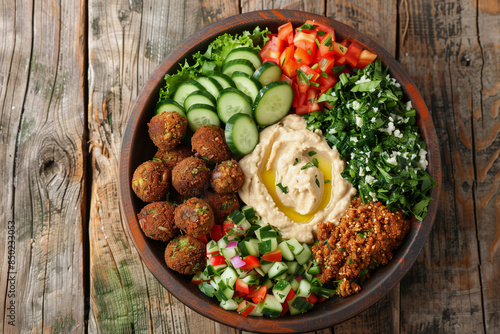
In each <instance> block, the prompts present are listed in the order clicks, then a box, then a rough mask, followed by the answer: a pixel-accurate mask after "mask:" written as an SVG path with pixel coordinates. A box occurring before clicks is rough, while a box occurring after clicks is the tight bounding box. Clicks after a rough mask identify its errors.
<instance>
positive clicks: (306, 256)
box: [295, 243, 312, 264]
mask: <svg viewBox="0 0 500 334" xmlns="http://www.w3.org/2000/svg"><path fill="white" fill-rule="evenodd" d="M302 247H304V250H303V251H302V252H300V254H299V255H296V256H295V260H297V262H298V263H299V264H305V263H307V262H308V261H309V260H310V259H311V257H312V252H311V249H310V248H309V246H308V245H307V244H306V243H303V244H302Z"/></svg>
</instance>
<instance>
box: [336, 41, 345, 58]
mask: <svg viewBox="0 0 500 334" xmlns="http://www.w3.org/2000/svg"><path fill="white" fill-rule="evenodd" d="M333 52H334V54H335V56H337V57H342V56H344V55H345V54H346V52H347V48H346V47H345V46H343V45H342V44H340V43H337V42H335V43H333Z"/></svg>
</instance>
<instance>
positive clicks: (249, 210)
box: [241, 205, 256, 222]
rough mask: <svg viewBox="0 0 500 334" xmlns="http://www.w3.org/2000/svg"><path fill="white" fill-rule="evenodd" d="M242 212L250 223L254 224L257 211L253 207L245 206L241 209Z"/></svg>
mask: <svg viewBox="0 0 500 334" xmlns="http://www.w3.org/2000/svg"><path fill="white" fill-rule="evenodd" d="M241 212H243V214H244V215H245V218H246V219H247V220H248V221H249V222H252V221H253V220H254V219H255V218H256V216H255V210H254V208H253V207H251V206H249V205H245V206H243V207H242V208H241Z"/></svg>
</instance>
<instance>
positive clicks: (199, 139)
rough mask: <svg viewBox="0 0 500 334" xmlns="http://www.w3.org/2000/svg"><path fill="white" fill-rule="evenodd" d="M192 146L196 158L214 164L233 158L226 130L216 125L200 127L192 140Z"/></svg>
mask: <svg viewBox="0 0 500 334" xmlns="http://www.w3.org/2000/svg"><path fill="white" fill-rule="evenodd" d="M191 146H192V147H193V151H194V152H196V154H195V155H196V156H199V157H201V158H203V159H205V160H207V161H210V162H213V163H216V162H221V161H224V160H228V159H229V158H230V156H231V151H230V150H229V146H227V144H226V137H225V135H224V130H222V128H220V127H218V126H216V125H202V126H200V127H199V128H198V129H197V130H196V131H195V133H194V135H193V137H192V138H191Z"/></svg>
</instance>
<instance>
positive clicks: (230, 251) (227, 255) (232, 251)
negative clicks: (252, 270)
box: [220, 247, 236, 260]
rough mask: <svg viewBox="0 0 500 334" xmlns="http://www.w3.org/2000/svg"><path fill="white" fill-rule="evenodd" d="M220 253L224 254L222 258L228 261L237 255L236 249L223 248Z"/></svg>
mask: <svg viewBox="0 0 500 334" xmlns="http://www.w3.org/2000/svg"><path fill="white" fill-rule="evenodd" d="M220 252H221V253H222V256H224V257H225V258H226V260H230V259H231V258H232V257H233V256H235V255H236V247H233V248H221V250H220Z"/></svg>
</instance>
